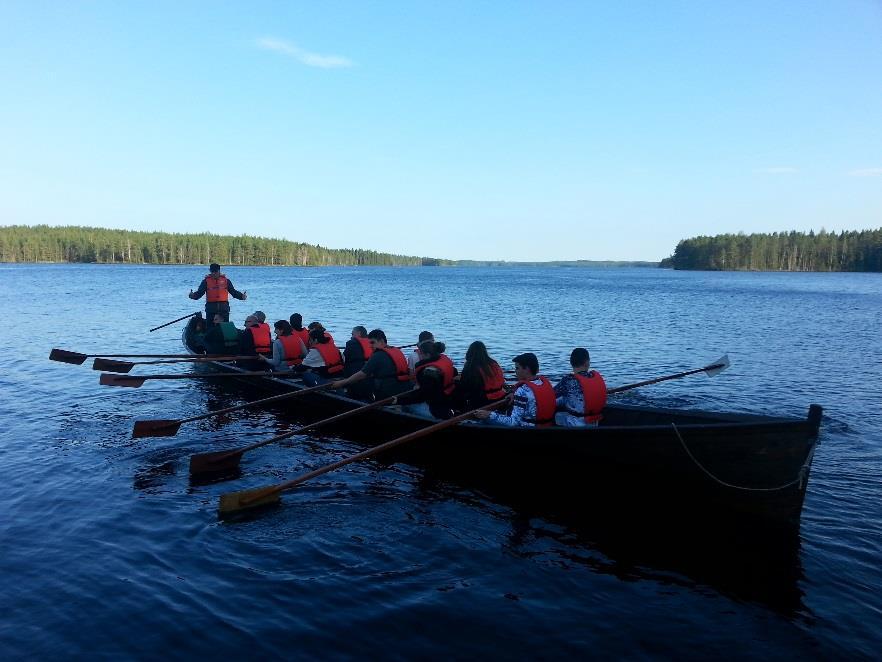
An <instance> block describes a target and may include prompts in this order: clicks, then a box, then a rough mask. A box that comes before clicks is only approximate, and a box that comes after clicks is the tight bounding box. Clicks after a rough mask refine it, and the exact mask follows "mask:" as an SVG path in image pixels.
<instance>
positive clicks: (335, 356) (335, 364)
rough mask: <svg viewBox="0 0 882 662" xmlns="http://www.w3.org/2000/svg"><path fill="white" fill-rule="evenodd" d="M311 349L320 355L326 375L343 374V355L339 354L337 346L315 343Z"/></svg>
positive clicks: (330, 343) (329, 343)
mask: <svg viewBox="0 0 882 662" xmlns="http://www.w3.org/2000/svg"><path fill="white" fill-rule="evenodd" d="M313 347H314V348H315V350H316V351H317V352H318V353H319V354H321V355H322V360H324V362H325V366H324V367H325V372H326V373H328V374H329V375H336V374H337V373H338V372H343V355H342V354H340V350H339V349H337V346H336V345H335V344H334V343H332V342H326V343H316V344H315V345H313Z"/></svg>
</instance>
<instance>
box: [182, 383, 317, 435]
mask: <svg viewBox="0 0 882 662" xmlns="http://www.w3.org/2000/svg"><path fill="white" fill-rule="evenodd" d="M330 385H331V383H330V382H328V383H327V384H319V385H318V386H310V387H309V388H303V389H300V390H299V391H294V392H293V393H282V394H281V395H274V396H271V397H269V398H262V399H260V400H254V401H253V402H246V403H245V404H244V405H233V406H232V407H224V408H223V409H217V410H215V411H210V412H208V413H207V414H200V415H199V416H191V417H190V418H182V419H180V420H178V421H175V424H177V425H181V424H182V423H192V422H193V421H202V420H204V419H206V418H211V417H212V416H220V415H221V414H229V413H230V412H232V411H238V410H240V409H245V408H246V407H255V406H257V405H265V404H269V403H270V402H278V401H279V400H287V399H289V398H295V397H297V396H298V395H303V394H304V393H311V392H313V391H319V390H321V389H324V388H328V387H329V386H330ZM169 427H171V425H169Z"/></svg>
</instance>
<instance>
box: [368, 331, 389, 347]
mask: <svg viewBox="0 0 882 662" xmlns="http://www.w3.org/2000/svg"><path fill="white" fill-rule="evenodd" d="M368 340H369V341H370V343H371V347H373V348H374V349H383V348H384V347H385V346H386V345H387V342H386V334H385V333H383V330H382V329H374V330H373V331H371V332H370V333H369V334H368Z"/></svg>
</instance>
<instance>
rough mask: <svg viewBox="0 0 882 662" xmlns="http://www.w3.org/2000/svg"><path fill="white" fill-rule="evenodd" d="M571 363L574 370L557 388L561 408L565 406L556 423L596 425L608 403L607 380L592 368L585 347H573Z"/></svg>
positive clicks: (582, 425)
mask: <svg viewBox="0 0 882 662" xmlns="http://www.w3.org/2000/svg"><path fill="white" fill-rule="evenodd" d="M570 365H571V366H572V367H573V373H572V374H571V375H565V376H564V378H563V379H561V380H560V382H559V383H558V385H557V386H555V387H554V392H555V394H556V395H557V406H558V409H563V411H559V412H557V414H556V415H555V417H554V422H555V423H557V424H558V425H562V426H566V427H585V426H592V427H593V426H596V425H597V424H598V423H600V419H601V418H603V414H602V412H603V408H604V407H605V406H606V382H605V381H603V376H602V375H601V374H600V373H599V372H597V371H596V370H591V355H590V354H589V353H588V350H587V349H585V348H584V347H576V349H574V350H573V352H572V354H570Z"/></svg>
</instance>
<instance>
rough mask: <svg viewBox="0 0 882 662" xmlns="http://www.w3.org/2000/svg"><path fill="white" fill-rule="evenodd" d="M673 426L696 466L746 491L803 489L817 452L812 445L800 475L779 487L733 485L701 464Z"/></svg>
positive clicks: (709, 475)
mask: <svg viewBox="0 0 882 662" xmlns="http://www.w3.org/2000/svg"><path fill="white" fill-rule="evenodd" d="M671 427H672V428H674V432H675V433H676V434H677V439H679V440H680V445H681V446H683V450H684V451H686V455H688V456H689V459H690V460H692V461H693V462H694V463H695V466H696V467H698V468H699V469H701V470H702V471H703V472H704V473H705V474H706V475H707V476H708V477H709V478H711V479H712V480H714V481H716V482H717V483H719V484H720V485H722V486H724V487H730V488H732V489H733V490H743V491H745V492H780V491H781V490H786V489H787V488H789V487H792V486H793V485H796V484H798V485H799V487H798V489H800V490H801V489H802V485H803V482H804V481H805V480H806V478H807V476H808V470H809V467H811V464H812V457H813V456H814V454H815V448H814V446H812V450H811V452H810V453H809V456H808V458H806V461H805V463H804V464H803V465H802V466H801V467H800V468H799V475H797V476H796V478H794V479H793V480H791V481H790V482H787V483H784V484H783V485H779V486H778V487H744V486H743V485H733V484H732V483H727V482H726V481H724V480H720V479H719V478H717V477H716V476H715V475H714V474H712V473H711V472H710V471H708V470H707V469H706V468H705V467H704V465H702V464H701V462H699V461H698V460H697V459H695V456H694V455H693V454H692V453H691V452H690V451H689V447H688V446H686V442H685V441H684V440H683V435H681V434H680V430H679V429H678V428H677V424H676V423H671Z"/></svg>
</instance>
